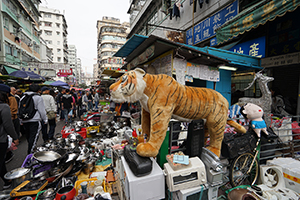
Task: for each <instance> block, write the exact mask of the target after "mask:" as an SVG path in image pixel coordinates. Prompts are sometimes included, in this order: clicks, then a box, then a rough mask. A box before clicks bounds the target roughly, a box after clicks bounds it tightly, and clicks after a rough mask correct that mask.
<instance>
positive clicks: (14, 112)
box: [5, 87, 20, 163]
mask: <svg viewBox="0 0 300 200" xmlns="http://www.w3.org/2000/svg"><path fill="white" fill-rule="evenodd" d="M15 93H16V88H15V87H11V88H10V93H9V96H8V105H9V108H10V114H11V118H12V121H13V124H14V128H15V131H16V133H17V135H18V138H20V120H19V118H18V107H19V103H18V101H17V98H16V97H15ZM13 157H14V153H13V152H12V151H7V153H6V157H5V163H9V162H10V161H11V160H12V159H13Z"/></svg>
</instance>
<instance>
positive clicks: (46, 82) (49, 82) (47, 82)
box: [43, 81, 55, 85]
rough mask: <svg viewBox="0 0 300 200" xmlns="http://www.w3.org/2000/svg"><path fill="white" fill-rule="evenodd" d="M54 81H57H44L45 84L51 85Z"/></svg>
mask: <svg viewBox="0 0 300 200" xmlns="http://www.w3.org/2000/svg"><path fill="white" fill-rule="evenodd" d="M53 82H55V81H45V82H44V83H43V85H50V84H51V83H53Z"/></svg>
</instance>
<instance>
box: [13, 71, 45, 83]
mask: <svg viewBox="0 0 300 200" xmlns="http://www.w3.org/2000/svg"><path fill="white" fill-rule="evenodd" d="M9 75H10V76H14V77H19V78H23V79H24V80H31V81H34V80H45V78H44V77H42V76H41V75H38V74H36V73H34V72H31V71H23V70H18V71H14V72H12V73H10V74H9Z"/></svg>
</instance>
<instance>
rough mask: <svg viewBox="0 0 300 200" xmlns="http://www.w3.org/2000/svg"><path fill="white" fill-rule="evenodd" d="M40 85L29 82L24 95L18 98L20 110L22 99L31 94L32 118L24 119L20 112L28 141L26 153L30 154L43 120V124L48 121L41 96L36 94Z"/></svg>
mask: <svg viewBox="0 0 300 200" xmlns="http://www.w3.org/2000/svg"><path fill="white" fill-rule="evenodd" d="M40 88H41V87H40V86H39V85H37V84H31V85H30V86H29V89H28V91H26V92H25V93H24V96H23V97H22V98H21V100H20V107H19V110H20V111H21V110H22V100H24V101H25V100H26V99H27V98H29V96H32V99H33V104H34V109H35V111H33V112H35V114H34V115H33V117H32V118H29V119H26V118H24V117H22V116H21V113H20V123H21V124H23V127H24V134H25V136H26V139H27V142H28V149H27V154H30V153H32V152H33V151H34V149H35V148H36V143H37V141H38V137H39V133H40V131H41V128H42V125H41V122H42V121H43V123H44V124H47V123H48V118H47V115H46V110H45V105H44V100H43V98H42V97H41V96H40V95H38V92H39V91H40Z"/></svg>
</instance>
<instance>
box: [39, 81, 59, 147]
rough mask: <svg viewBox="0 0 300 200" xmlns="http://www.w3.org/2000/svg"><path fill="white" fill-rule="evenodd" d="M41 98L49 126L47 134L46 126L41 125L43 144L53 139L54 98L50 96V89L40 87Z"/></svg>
mask: <svg viewBox="0 0 300 200" xmlns="http://www.w3.org/2000/svg"><path fill="white" fill-rule="evenodd" d="M41 90H42V98H43V100H44V105H45V110H46V113H47V117H48V124H49V132H48V124H44V123H42V124H43V125H42V135H43V140H44V142H46V141H48V140H52V139H53V137H54V132H55V127H56V122H55V121H56V104H55V100H54V97H53V96H52V95H50V91H51V90H50V88H48V87H45V86H44V87H42V89H41Z"/></svg>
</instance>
